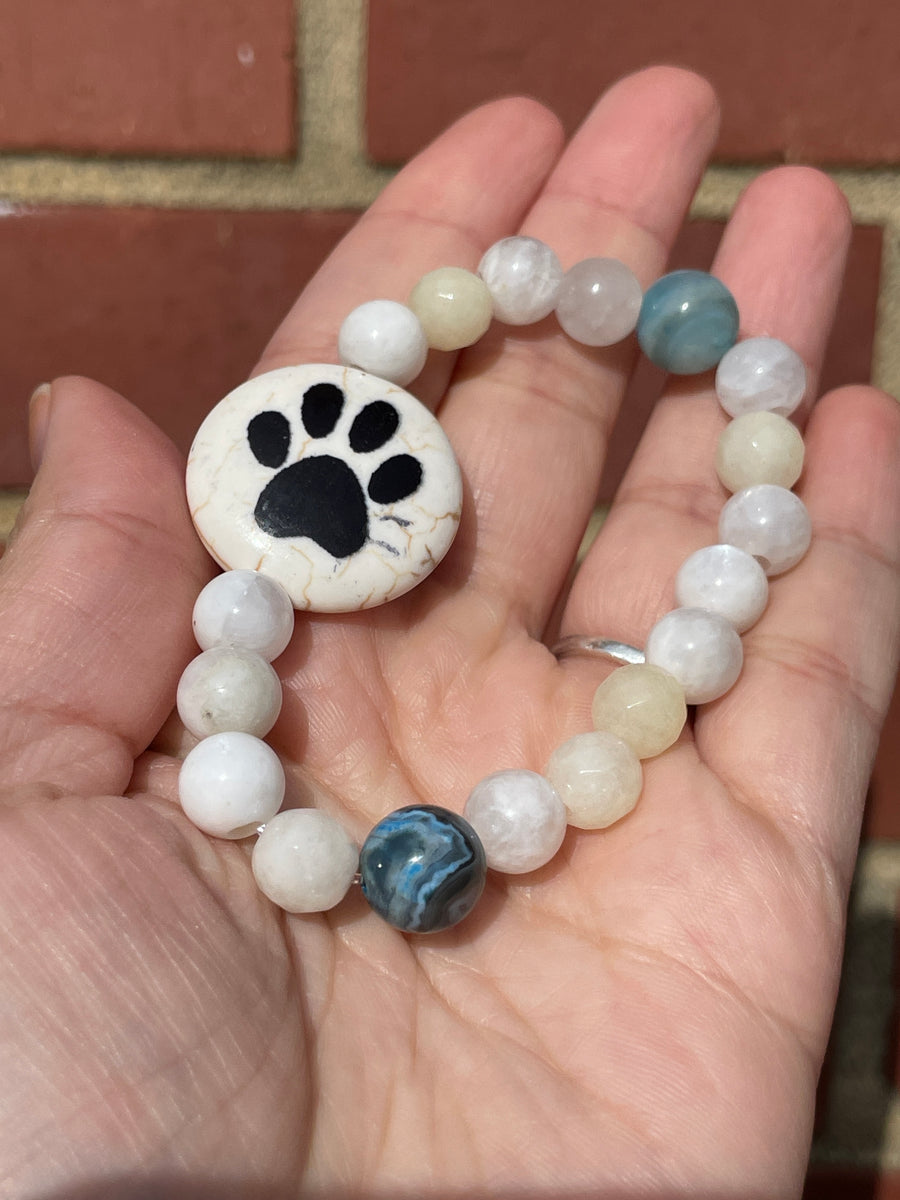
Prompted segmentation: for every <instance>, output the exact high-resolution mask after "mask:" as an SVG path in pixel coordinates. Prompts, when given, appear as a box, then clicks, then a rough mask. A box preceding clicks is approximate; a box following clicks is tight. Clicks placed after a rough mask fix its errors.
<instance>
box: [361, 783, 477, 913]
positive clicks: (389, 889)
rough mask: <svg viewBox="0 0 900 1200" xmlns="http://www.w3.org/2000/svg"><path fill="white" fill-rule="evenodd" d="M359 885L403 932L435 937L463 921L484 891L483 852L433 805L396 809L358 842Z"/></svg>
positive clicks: (461, 824)
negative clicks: (442, 930)
mask: <svg viewBox="0 0 900 1200" xmlns="http://www.w3.org/2000/svg"><path fill="white" fill-rule="evenodd" d="M359 871H360V877H361V879H360V882H361V885H362V890H363V894H364V895H365V897H366V899H367V900H368V902H369V904H370V905H371V906H372V908H373V909H374V910H375V912H377V913H378V915H379V916H380V917H383V918H384V920H385V921H387V922H388V923H389V924H390V925H393V926H394V927H395V928H397V929H402V930H404V932H407V933H435V932H437V931H439V930H441V929H449V928H450V926H451V925H456V924H457V922H459V921H461V920H462V919H463V917H465V916H467V915H468V914H469V913H470V912H471V911H472V909H473V908H474V907H475V904H476V903H477V901H478V898H479V896H480V895H481V893H482V891H483V890H484V882H485V877H486V872H487V864H486V862H485V856H484V849H483V847H482V845H481V842H480V841H479V839H478V835H477V834H476V833H475V830H474V829H473V828H472V826H471V825H470V824H469V823H468V821H465V820H463V818H462V817H460V816H457V814H456V813H452V812H449V811H448V810H447V809H445V808H437V807H435V806H433V805H428V804H421V805H412V806H410V807H409V808H400V809H398V810H397V811H396V812H393V813H391V814H390V815H389V816H387V817H385V818H384V820H382V821H379V822H378V824H377V825H376V826H375V828H374V829H373V830H372V832H371V833H370V834H369V836H368V837H367V838H366V840H365V842H364V843H363V847H362V850H361V852H360V857H359Z"/></svg>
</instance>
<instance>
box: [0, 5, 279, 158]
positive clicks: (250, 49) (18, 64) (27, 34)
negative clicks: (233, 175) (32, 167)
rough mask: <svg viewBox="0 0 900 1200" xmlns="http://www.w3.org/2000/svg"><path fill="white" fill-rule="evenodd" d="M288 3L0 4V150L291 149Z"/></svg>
mask: <svg viewBox="0 0 900 1200" xmlns="http://www.w3.org/2000/svg"><path fill="white" fill-rule="evenodd" d="M294 20H295V17H294V7H293V2H292V0H253V3H252V4H248V3H247V2H246V0H190V3H185V0H130V2H129V3H124V2H123V0H77V3H73V0H28V2H27V3H24V4H23V3H22V0H0V29H2V30H3V35H2V50H0V147H2V148H4V149H7V150H34V149H49V150H68V151H76V152H82V151H86V152H89V153H90V152H97V153H102V154H170V155H225V156H241V157H253V158H257V157H266V156H269V157H283V156H288V155H291V154H293V153H294V151H295V148H296V136H295V85H294V62H293V58H294Z"/></svg>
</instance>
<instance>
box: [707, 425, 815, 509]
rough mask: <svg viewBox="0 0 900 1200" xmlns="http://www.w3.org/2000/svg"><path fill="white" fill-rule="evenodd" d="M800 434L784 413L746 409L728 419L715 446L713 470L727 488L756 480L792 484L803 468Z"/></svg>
mask: <svg viewBox="0 0 900 1200" xmlns="http://www.w3.org/2000/svg"><path fill="white" fill-rule="evenodd" d="M803 453H804V450H803V438H802V436H801V434H800V430H799V429H798V428H797V426H796V425H793V424H792V423H791V422H790V421H788V420H787V418H786V417H780V416H778V414H777V413H772V412H749V413H744V415H743V416H741V417H736V418H735V419H734V420H733V421H730V422H729V423H728V425H726V426H725V428H724V429H723V430H722V433H721V435H720V436H719V442H718V445H717V447H716V472H717V474H718V476H719V478H720V479H721V481H722V483H723V484H724V485H725V487H727V488H728V490H729V491H730V492H739V491H741V489H742V488H746V487H752V486H753V485H754V484H756V483H776V484H778V486H779V487H785V488H789V487H793V485H794V484H795V483H796V482H797V480H798V479H799V478H800V472H801V471H802V470H803Z"/></svg>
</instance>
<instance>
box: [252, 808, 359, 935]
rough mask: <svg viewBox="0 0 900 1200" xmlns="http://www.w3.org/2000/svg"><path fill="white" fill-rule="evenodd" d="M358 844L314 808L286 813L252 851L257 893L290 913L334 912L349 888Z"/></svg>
mask: <svg viewBox="0 0 900 1200" xmlns="http://www.w3.org/2000/svg"><path fill="white" fill-rule="evenodd" d="M358 864H359V849H358V848H357V846H356V843H355V842H354V841H353V839H352V838H351V837H350V835H349V834H348V833H347V832H346V830H345V829H344V828H343V826H341V825H340V824H338V822H337V821H335V820H334V819H333V818H332V817H329V816H326V814H325V813H322V812H318V811H317V810H316V809H314V808H289V809H286V810H285V811H284V812H280V813H278V814H277V815H276V816H274V817H272V819H271V821H269V822H267V824H266V827H265V829H264V830H263V831H262V833H261V834H260V835H259V838H258V840H257V842H256V845H255V846H254V847H253V858H252V867H253V874H254V876H255V878H256V882H257V884H258V885H259V889H260V891H261V892H263V893H264V894H265V895H266V896H268V897H269V899H270V900H272V901H273V902H274V903H275V904H277V905H278V906H279V907H280V908H283V909H285V910H286V911H287V912H293V913H311V912H326V911H327V910H328V909H329V908H334V906H335V905H336V904H338V903H339V902H340V901H341V900H342V899H343V898H344V896H345V895H346V894H347V891H348V889H349V887H350V884H351V883H352V882H353V877H354V875H355V874H356V869H357V866H358Z"/></svg>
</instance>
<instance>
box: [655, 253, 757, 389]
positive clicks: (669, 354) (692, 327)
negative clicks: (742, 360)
mask: <svg viewBox="0 0 900 1200" xmlns="http://www.w3.org/2000/svg"><path fill="white" fill-rule="evenodd" d="M738 324H739V317H738V308H737V304H736V303H735V300H734V297H733V296H732V294H731V292H729V290H728V288H727V287H726V286H725V284H724V283H722V282H720V280H718V279H716V278H715V277H714V276H712V275H708V274H707V273H706V272H705V271H673V272H672V273H671V274H670V275H664V276H663V277H662V279H658V280H657V281H656V283H654V284H653V285H652V287H650V288H648V289H647V292H646V293H645V294H644V300H643V303H642V304H641V313H640V316H639V318H638V323H637V335H638V341H639V342H640V344H641V349H642V350H643V351H644V353H645V354H646V355H647V357H648V358H649V359H650V361H651V362H654V363H656V365H657V366H658V367H662V369H663V370H664V371H669V372H671V373H672V374H673V375H696V374H698V373H699V372H701V371H708V370H709V369H710V367H714V366H715V365H716V363H718V362H719V360H720V359H721V357H722V355H723V354H724V353H725V352H726V350H730V349H731V347H732V346H733V345H734V343H735V341H736V340H737V335H738Z"/></svg>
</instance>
